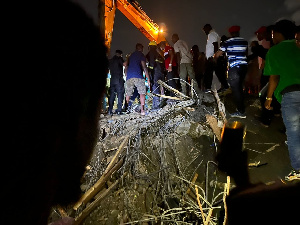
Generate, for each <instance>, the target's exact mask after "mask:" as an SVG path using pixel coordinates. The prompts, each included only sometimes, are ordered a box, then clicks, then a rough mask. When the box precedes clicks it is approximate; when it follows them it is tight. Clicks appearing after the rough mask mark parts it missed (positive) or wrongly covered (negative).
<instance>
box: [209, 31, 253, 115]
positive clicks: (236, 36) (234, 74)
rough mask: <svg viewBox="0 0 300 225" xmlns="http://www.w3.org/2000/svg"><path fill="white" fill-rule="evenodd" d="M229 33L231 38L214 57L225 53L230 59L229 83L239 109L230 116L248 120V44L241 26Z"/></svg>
mask: <svg viewBox="0 0 300 225" xmlns="http://www.w3.org/2000/svg"><path fill="white" fill-rule="evenodd" d="M228 31H229V33H230V36H231V38H229V39H228V40H226V41H225V42H224V44H223V45H222V46H221V47H220V49H219V50H218V51H217V52H216V53H215V56H214V57H215V58H218V57H219V56H220V55H222V54H223V53H224V52H225V53H226V55H227V58H228V63H229V70H228V83H229V85H230V87H231V90H232V94H233V97H234V101H235V104H236V108H237V111H236V112H235V113H232V114H230V115H231V116H232V117H238V118H246V115H245V105H244V97H243V83H244V80H245V77H246V73H247V69H248V63H247V55H248V42H247V41H246V40H245V39H244V38H241V37H240V27H239V26H232V27H230V28H229V30H228Z"/></svg>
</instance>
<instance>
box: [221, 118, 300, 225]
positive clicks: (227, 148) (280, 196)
mask: <svg viewBox="0 0 300 225" xmlns="http://www.w3.org/2000/svg"><path fill="white" fill-rule="evenodd" d="M243 135H244V126H243V124H241V123H240V122H237V121H233V122H230V123H227V124H226V125H225V128H224V132H223V136H222V140H221V142H220V146H219V148H218V152H217V155H216V160H217V163H218V168H219V169H220V170H221V171H223V172H225V173H226V174H227V175H228V176H230V177H231V178H232V179H233V181H234V183H235V185H236V187H234V188H233V189H231V190H230V192H229V195H228V196H227V198H226V206H227V223H226V224H228V225H241V224H243V225H248V224H249V225H250V224H251V225H252V224H255V225H260V224H261V225H264V224H297V223H298V222H297V221H299V218H298V213H299V212H298V211H299V208H298V206H297V203H298V202H299V201H300V182H298V183H292V184H283V183H279V184H272V185H265V184H263V183H255V184H253V183H251V182H250V177H249V172H248V157H247V152H246V151H244V149H243V147H242V146H243Z"/></svg>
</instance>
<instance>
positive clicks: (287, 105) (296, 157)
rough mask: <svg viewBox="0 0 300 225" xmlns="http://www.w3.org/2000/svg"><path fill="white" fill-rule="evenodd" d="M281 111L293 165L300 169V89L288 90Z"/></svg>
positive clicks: (283, 97)
mask: <svg viewBox="0 0 300 225" xmlns="http://www.w3.org/2000/svg"><path fill="white" fill-rule="evenodd" d="M281 111H282V118H283V122H284V125H285V127H286V135H287V141H288V149H289V155H290V160H291V166H292V167H293V168H294V169H295V170H300V91H293V92H288V93H285V94H284V95H283V96H282V102H281Z"/></svg>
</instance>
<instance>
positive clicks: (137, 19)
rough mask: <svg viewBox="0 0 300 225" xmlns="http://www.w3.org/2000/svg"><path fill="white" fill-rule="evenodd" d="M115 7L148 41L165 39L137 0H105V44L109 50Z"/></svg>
mask: <svg viewBox="0 0 300 225" xmlns="http://www.w3.org/2000/svg"><path fill="white" fill-rule="evenodd" d="M116 9H118V10H120V11H121V12H122V13H123V14H124V15H125V16H126V17H127V18H128V19H129V20H130V21H131V23H133V24H134V25H135V26H136V28H137V29H138V30H139V31H140V32H142V34H144V35H145V37H146V38H148V39H149V40H150V41H156V43H159V42H161V41H166V39H165V37H164V36H163V33H162V32H160V28H159V26H158V25H157V24H156V23H154V22H153V20H151V19H150V18H149V17H148V16H147V14H146V13H145V12H144V11H143V10H142V8H141V6H140V4H139V3H138V2H137V1H127V0H105V15H104V16H105V44H106V46H107V48H108V51H109V50H110V46H111V42H112V34H113V26H114V20H115V13H116Z"/></svg>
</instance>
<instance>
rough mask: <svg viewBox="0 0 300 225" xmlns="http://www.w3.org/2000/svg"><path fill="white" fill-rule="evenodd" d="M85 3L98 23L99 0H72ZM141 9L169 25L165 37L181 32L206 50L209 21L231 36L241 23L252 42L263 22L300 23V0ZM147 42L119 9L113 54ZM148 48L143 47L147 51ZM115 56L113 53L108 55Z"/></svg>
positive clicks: (150, 3) (155, 2) (191, 1)
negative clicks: (206, 32)
mask: <svg viewBox="0 0 300 225" xmlns="http://www.w3.org/2000/svg"><path fill="white" fill-rule="evenodd" d="M73 1H74V2H78V3H79V4H80V5H82V6H83V7H84V8H85V9H86V11H87V12H88V13H89V15H90V16H91V17H92V18H93V19H94V21H95V23H98V18H97V15H98V12H97V5H98V0H73ZM138 2H139V3H140V5H141V6H142V9H143V10H144V11H145V12H146V13H147V15H148V16H149V17H150V18H151V19H152V20H153V21H154V22H155V23H157V24H158V25H159V26H161V25H162V24H164V25H165V26H166V27H167V31H166V33H165V34H166V35H165V37H166V38H167V40H168V41H169V42H171V35H172V34H173V33H178V34H179V37H180V39H182V40H185V41H186V42H187V43H188V45H189V47H192V46H193V45H194V44H197V45H198V46H199V47H200V51H204V50H205V43H206V35H205V34H204V33H203V31H202V27H203V25H204V24H206V23H210V24H211V25H212V27H213V28H214V29H215V30H216V32H217V33H218V34H219V35H220V36H222V35H226V36H228V32H227V30H228V28H229V27H230V26H232V25H239V26H241V36H242V37H244V38H245V39H246V40H248V41H249V43H250V41H251V40H253V39H255V38H256V37H255V35H254V32H255V31H256V30H257V29H258V28H259V27H260V26H262V25H265V26H267V25H271V24H274V23H275V22H276V21H277V20H279V19H283V18H284V19H291V20H294V21H295V22H296V24H297V25H299V24H300V0H251V1H246V0H185V1H184V0H138ZM137 42H140V43H142V44H143V45H144V46H145V47H146V46H147V45H148V43H149V41H148V39H147V38H146V37H145V36H144V35H143V34H142V33H140V32H139V31H138V30H137V28H136V27H135V26H134V25H133V24H132V23H131V22H130V21H129V20H128V19H127V18H126V17H125V16H124V15H123V14H122V13H121V12H120V11H119V10H116V17H115V24H114V30H113V39H112V45H111V53H112V54H113V53H114V52H115V50H116V49H121V50H123V52H124V55H125V54H128V53H131V52H133V51H134V50H135V44H136V43H137ZM146 52H147V48H144V53H146ZM111 56H112V55H111V54H110V55H109V57H111Z"/></svg>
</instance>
